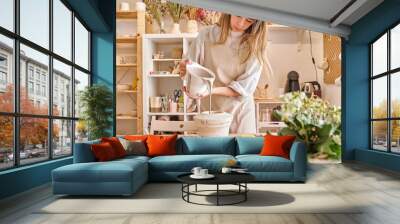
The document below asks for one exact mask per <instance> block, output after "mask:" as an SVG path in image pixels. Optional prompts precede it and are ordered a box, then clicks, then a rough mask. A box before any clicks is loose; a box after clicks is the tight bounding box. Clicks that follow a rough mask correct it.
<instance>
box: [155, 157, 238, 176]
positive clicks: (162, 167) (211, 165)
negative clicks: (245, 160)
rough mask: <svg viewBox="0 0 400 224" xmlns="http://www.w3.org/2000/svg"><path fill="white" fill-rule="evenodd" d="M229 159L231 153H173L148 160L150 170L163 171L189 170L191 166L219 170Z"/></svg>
mask: <svg viewBox="0 0 400 224" xmlns="http://www.w3.org/2000/svg"><path fill="white" fill-rule="evenodd" d="M230 159H235V158H234V157H233V156H231V155H215V154H213V155H175V156H158V157H154V158H152V159H150V160H149V170H150V171H153V172H154V171H163V172H170V171H174V172H190V171H191V170H192V168H193V167H196V166H199V167H203V168H205V169H209V170H210V171H213V172H216V171H219V170H220V169H221V168H222V167H223V166H224V165H225V164H226V163H227V161H228V160H230Z"/></svg>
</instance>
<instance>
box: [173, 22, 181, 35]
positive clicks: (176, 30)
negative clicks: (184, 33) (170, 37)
mask: <svg viewBox="0 0 400 224" xmlns="http://www.w3.org/2000/svg"><path fill="white" fill-rule="evenodd" d="M171 33H181V30H180V28H179V23H174V24H173V26H172V30H171Z"/></svg>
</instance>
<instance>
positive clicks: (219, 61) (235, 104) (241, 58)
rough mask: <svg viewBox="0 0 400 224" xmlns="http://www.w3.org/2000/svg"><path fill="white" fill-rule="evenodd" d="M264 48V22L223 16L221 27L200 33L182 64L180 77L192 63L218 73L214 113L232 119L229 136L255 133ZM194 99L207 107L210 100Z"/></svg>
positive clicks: (213, 96)
mask: <svg viewBox="0 0 400 224" xmlns="http://www.w3.org/2000/svg"><path fill="white" fill-rule="evenodd" d="M265 48H266V23H265V22H263V21H259V20H255V19H250V18H245V17H240V16H234V15H229V14H223V15H222V16H221V18H220V20H219V23H218V24H216V25H213V26H210V27H206V28H204V29H203V30H201V31H200V32H199V35H198V37H197V38H196V39H195V40H194V41H193V42H192V44H191V46H190V48H189V50H188V52H187V55H185V56H184V58H185V59H184V60H182V61H181V63H180V75H181V76H184V75H185V74H186V64H187V63H191V62H192V61H193V62H196V63H199V64H200V65H202V66H204V67H206V68H208V69H210V70H211V71H213V72H214V73H215V75H216V78H215V81H214V88H213V89H212V92H211V94H212V110H213V111H220V112H227V113H230V114H232V115H233V120H232V124H231V127H230V133H255V132H256V120H255V106H254V99H253V93H254V91H255V89H256V87H257V83H258V80H259V78H260V75H261V70H262V65H263V63H264V50H265ZM192 97H193V96H192ZM194 97H195V98H197V97H198V98H202V105H208V97H206V96H194Z"/></svg>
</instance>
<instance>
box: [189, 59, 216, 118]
mask: <svg viewBox="0 0 400 224" xmlns="http://www.w3.org/2000/svg"><path fill="white" fill-rule="evenodd" d="M214 80H215V74H214V73H213V72H212V71H211V70H210V69H208V68H205V67H203V66H201V65H199V64H197V63H195V62H192V63H190V64H187V65H186V75H185V76H184V80H183V85H184V86H185V87H186V91H187V93H188V94H189V95H190V96H194V97H197V96H202V95H207V94H208V95H209V96H208V97H209V107H208V113H209V114H211V95H212V94H211V92H212V87H213V83H214Z"/></svg>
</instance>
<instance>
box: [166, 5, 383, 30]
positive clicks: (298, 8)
mask: <svg viewBox="0 0 400 224" xmlns="http://www.w3.org/2000/svg"><path fill="white" fill-rule="evenodd" d="M172 1H174V2H179V3H182V4H189V5H194V6H197V7H203V8H208V9H213V10H216V11H223V12H227V13H231V14H236V15H242V16H246V17H252V18H258V19H262V20H267V21H271V22H274V23H278V24H281V25H287V26H294V27H299V28H303V29H309V30H313V31H318V32H323V33H330V34H335V35H340V36H343V37H347V36H348V35H349V34H350V26H351V25H352V24H353V23H355V22H356V21H357V20H359V19H360V18H361V17H362V16H364V15H365V14H367V13H368V12H369V11H371V10H372V9H373V8H375V7H376V6H377V5H379V4H380V3H382V2H383V0H172ZM349 3H352V5H351V6H350V7H348V8H347V10H345V11H344V12H343V13H342V15H341V16H340V17H338V18H337V20H336V21H334V20H332V19H333V18H334V17H335V15H336V14H337V13H339V12H340V11H341V9H343V8H345V7H346V5H347V4H349ZM331 20H332V21H331Z"/></svg>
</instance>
